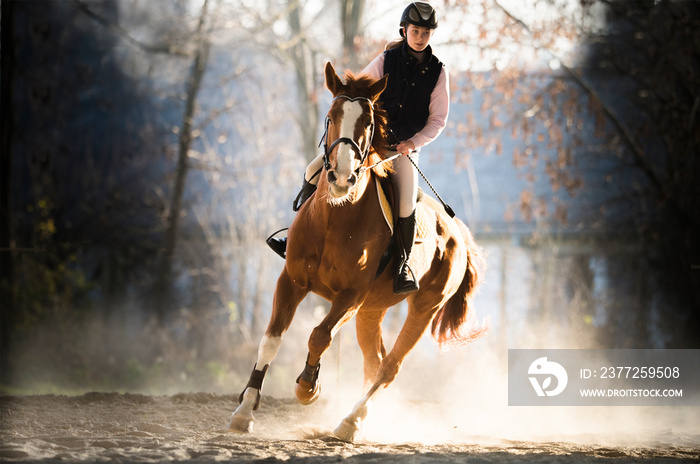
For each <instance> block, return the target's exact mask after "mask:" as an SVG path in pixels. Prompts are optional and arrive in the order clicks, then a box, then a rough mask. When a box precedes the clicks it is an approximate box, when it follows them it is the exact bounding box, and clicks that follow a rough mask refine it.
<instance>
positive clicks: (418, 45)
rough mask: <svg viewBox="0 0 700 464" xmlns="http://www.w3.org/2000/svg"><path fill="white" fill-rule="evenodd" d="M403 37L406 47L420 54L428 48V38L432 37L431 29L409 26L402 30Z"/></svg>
mask: <svg viewBox="0 0 700 464" xmlns="http://www.w3.org/2000/svg"><path fill="white" fill-rule="evenodd" d="M404 35H405V36H406V41H407V42H408V46H409V47H411V48H412V49H413V50H415V51H417V52H422V51H423V50H425V48H426V47H427V46H428V43H429V42H430V37H432V35H433V29H429V28H427V27H422V26H414V25H413V24H409V25H408V26H406V28H405V29H404Z"/></svg>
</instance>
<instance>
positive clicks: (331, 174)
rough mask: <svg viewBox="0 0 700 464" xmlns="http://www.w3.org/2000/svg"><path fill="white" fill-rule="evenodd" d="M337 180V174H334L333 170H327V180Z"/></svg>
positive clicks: (333, 181)
mask: <svg viewBox="0 0 700 464" xmlns="http://www.w3.org/2000/svg"><path fill="white" fill-rule="evenodd" d="M336 180H338V176H336V175H335V171H328V182H330V183H335V181H336Z"/></svg>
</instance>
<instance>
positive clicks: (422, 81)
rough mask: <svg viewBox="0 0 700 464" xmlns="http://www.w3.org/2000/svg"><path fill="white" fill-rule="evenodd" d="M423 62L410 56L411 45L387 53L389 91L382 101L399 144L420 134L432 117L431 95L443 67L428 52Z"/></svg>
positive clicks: (430, 51) (383, 95)
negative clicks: (430, 109)
mask: <svg viewBox="0 0 700 464" xmlns="http://www.w3.org/2000/svg"><path fill="white" fill-rule="evenodd" d="M425 53H426V54H427V55H426V58H425V60H424V61H423V63H421V64H418V60H417V59H416V58H415V57H413V56H411V55H410V54H409V53H408V45H407V44H406V42H404V43H403V45H401V46H399V47H396V48H392V49H391V50H387V51H385V52H384V74H388V75H389V82H388V83H387V87H386V90H385V91H384V92H383V93H382V95H381V97H380V99H381V102H382V106H383V108H384V109H385V110H386V111H387V113H388V115H389V126H390V127H391V130H392V131H393V132H394V135H395V136H396V138H397V139H398V140H395V141H394V142H400V141H404V140H408V139H410V138H411V137H413V136H414V135H415V134H416V133H418V132H420V131H421V130H422V129H423V128H424V127H425V124H426V123H427V122H428V116H429V115H430V112H429V106H430V94H431V93H432V91H433V89H434V88H435V84H437V81H438V78H439V77H440V72H441V71H442V68H443V65H442V63H441V62H440V60H438V59H437V57H435V56H434V55H433V52H432V49H431V48H430V46H428V48H426V49H425Z"/></svg>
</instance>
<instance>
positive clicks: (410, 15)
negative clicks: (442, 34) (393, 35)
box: [399, 2, 438, 37]
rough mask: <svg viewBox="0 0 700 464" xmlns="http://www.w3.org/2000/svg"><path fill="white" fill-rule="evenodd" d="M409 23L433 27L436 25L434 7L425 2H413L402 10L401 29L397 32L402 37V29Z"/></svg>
mask: <svg viewBox="0 0 700 464" xmlns="http://www.w3.org/2000/svg"><path fill="white" fill-rule="evenodd" d="M409 24H413V25H414V26H419V27H427V28H429V29H435V28H437V27H438V21H437V16H436V15H435V9H434V8H433V7H432V6H431V5H430V4H429V3H427V2H413V3H411V4H410V5H408V6H407V7H406V9H405V10H403V14H402V15H401V24H400V26H401V30H400V31H399V34H401V37H403V36H404V35H403V29H404V27H406V26H407V25H409Z"/></svg>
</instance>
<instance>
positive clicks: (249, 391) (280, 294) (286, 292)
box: [228, 269, 307, 433]
mask: <svg viewBox="0 0 700 464" xmlns="http://www.w3.org/2000/svg"><path fill="white" fill-rule="evenodd" d="M306 293H307V292H306V291H305V290H304V289H301V288H299V287H297V286H296V285H294V283H293V282H292V280H291V279H290V278H289V275H288V274H287V271H286V269H285V270H284V271H282V274H281V275H280V277H279V279H278V280H277V287H276V289H275V296H274V299H273V308H272V316H271V317H270V323H269V324H268V326H267V330H266V331H265V335H263V337H262V340H260V345H259V346H258V358H257V361H256V363H255V367H253V372H251V374H250V379H249V380H248V384H247V385H246V387H245V388H244V389H243V392H242V393H241V395H240V397H239V401H240V403H241V404H240V405H239V406H238V408H237V409H236V410H235V411H234V412H233V415H232V416H231V422H230V423H229V425H228V430H229V431H230V432H241V433H248V432H252V431H253V421H254V417H253V411H255V410H256V409H258V406H259V405H260V398H261V392H262V386H263V381H264V379H265V374H266V373H267V369H268V367H269V366H270V363H272V361H273V360H274V359H275V357H276V356H277V352H278V351H279V347H280V345H281V344H282V335H283V334H284V332H286V330H287V329H288V328H289V325H290V324H291V323H292V319H293V318H294V313H295V312H296V308H297V306H298V305H299V303H300V302H301V300H303V299H304V297H305V296H306Z"/></svg>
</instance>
